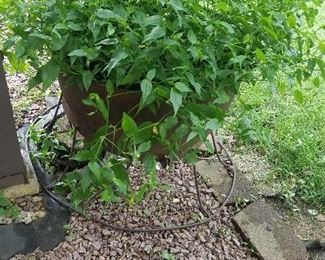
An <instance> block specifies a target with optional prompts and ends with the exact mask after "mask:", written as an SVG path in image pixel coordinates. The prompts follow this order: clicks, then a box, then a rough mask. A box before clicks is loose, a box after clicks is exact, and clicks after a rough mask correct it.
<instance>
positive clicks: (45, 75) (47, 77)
mask: <svg viewBox="0 0 325 260" xmlns="http://www.w3.org/2000/svg"><path fill="white" fill-rule="evenodd" d="M59 73H60V65H59V64H58V63H56V62H55V61H54V60H50V61H49V62H48V63H46V64H45V65H44V66H43V67H42V82H43V87H44V89H47V88H48V87H49V86H51V84H52V83H53V82H54V81H55V80H56V79H57V77H58V76H59Z"/></svg>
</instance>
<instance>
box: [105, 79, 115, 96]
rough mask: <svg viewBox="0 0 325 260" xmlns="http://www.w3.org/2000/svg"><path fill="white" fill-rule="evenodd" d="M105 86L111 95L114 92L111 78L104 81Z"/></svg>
mask: <svg viewBox="0 0 325 260" xmlns="http://www.w3.org/2000/svg"><path fill="white" fill-rule="evenodd" d="M105 88H106V91H107V93H108V96H112V95H113V93H114V84H113V82H112V81H111V80H107V81H106V84H105Z"/></svg>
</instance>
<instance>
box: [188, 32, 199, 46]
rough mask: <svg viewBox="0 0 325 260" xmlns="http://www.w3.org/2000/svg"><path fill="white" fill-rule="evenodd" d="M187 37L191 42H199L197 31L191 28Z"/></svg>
mask: <svg viewBox="0 0 325 260" xmlns="http://www.w3.org/2000/svg"><path fill="white" fill-rule="evenodd" d="M187 39H188V40H189V41H190V43H192V44H195V43H196V42H197V38H196V35H195V33H194V32H193V31H192V30H189V31H188V32H187Z"/></svg>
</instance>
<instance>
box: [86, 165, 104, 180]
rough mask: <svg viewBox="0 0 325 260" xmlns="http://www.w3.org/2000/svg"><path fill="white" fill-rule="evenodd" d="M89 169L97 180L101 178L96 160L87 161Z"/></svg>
mask: <svg viewBox="0 0 325 260" xmlns="http://www.w3.org/2000/svg"><path fill="white" fill-rule="evenodd" d="M88 168H89V170H90V171H91V172H92V173H93V174H94V176H95V178H96V180H97V181H100V180H101V177H102V176H101V167H100V166H99V164H98V163H97V162H89V163H88Z"/></svg>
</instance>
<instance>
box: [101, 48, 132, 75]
mask: <svg viewBox="0 0 325 260" xmlns="http://www.w3.org/2000/svg"><path fill="white" fill-rule="evenodd" d="M128 56H129V55H128V54H127V53H126V52H125V51H123V50H121V49H117V50H116V51H115V52H114V53H113V55H112V57H111V59H110V61H109V63H108V64H107V65H106V67H105V68H104V69H103V71H107V75H109V74H111V71H112V70H113V69H114V68H115V67H116V66H118V64H119V63H120V61H121V60H124V59H125V58H127V57H128Z"/></svg>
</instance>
